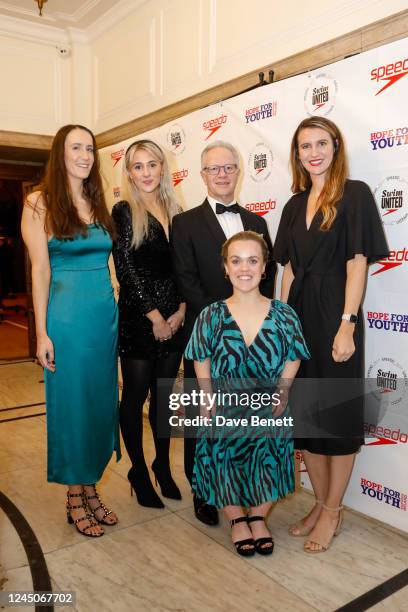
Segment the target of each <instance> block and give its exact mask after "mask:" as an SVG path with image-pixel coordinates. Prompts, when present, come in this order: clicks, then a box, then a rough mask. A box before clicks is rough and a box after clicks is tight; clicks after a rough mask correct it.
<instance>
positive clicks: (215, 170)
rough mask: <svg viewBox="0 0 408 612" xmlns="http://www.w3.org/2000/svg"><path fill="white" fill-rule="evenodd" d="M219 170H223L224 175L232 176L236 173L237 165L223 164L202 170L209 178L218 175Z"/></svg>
mask: <svg viewBox="0 0 408 612" xmlns="http://www.w3.org/2000/svg"><path fill="white" fill-rule="evenodd" d="M221 168H223V170H224V172H225V174H234V172H236V171H237V168H238V166H237V164H225V165H224V166H205V168H203V171H204V172H207V174H210V175H211V176H216V175H217V174H219V173H220V170H221Z"/></svg>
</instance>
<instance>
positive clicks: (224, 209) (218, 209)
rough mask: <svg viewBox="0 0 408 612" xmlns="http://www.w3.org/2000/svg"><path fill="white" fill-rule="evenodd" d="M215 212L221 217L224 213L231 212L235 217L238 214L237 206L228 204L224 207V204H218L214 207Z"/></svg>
mask: <svg viewBox="0 0 408 612" xmlns="http://www.w3.org/2000/svg"><path fill="white" fill-rule="evenodd" d="M215 212H216V213H217V215H222V214H223V213H225V212H232V213H235V214H236V215H237V214H239V206H238V204H230V205H229V206H224V204H220V203H219V202H217V203H216V205H215Z"/></svg>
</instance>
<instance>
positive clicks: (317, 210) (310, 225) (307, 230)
mask: <svg viewBox="0 0 408 612" xmlns="http://www.w3.org/2000/svg"><path fill="white" fill-rule="evenodd" d="M309 196H310V191H309V193H308V194H307V197H306V206H305V217H304V221H305V227H306V232H307V233H309V232H310V229H311V227H312V225H313V223H314V221H315V219H316V215H317V214H318V212H319V211H320V206H319V208H317V209H316V210H315V212H314V215H313V217H312V218H311V219H310V223H309V227H308V225H307V204H308V200H309Z"/></svg>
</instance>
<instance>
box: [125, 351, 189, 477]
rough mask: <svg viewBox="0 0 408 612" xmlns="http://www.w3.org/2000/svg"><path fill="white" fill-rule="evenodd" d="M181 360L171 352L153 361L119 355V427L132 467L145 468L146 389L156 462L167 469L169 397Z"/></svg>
mask: <svg viewBox="0 0 408 612" xmlns="http://www.w3.org/2000/svg"><path fill="white" fill-rule="evenodd" d="M180 360H181V355H180V354H179V353H170V354H169V355H168V357H161V358H159V359H156V360H147V359H132V358H130V357H121V360H120V361H121V366H122V377H123V392H122V401H121V403H120V429H121V432H122V437H123V441H124V443H125V446H126V450H127V452H128V455H129V458H130V460H131V462H132V466H134V467H136V468H137V469H138V470H139V469H140V470H146V469H147V467H146V462H145V458H144V453H143V405H144V403H145V401H146V398H147V394H148V392H149V391H150V405H149V421H150V426H151V428H152V432H153V439H154V446H155V449H156V459H157V463H158V464H159V465H160V466H161V468H162V469H167V468H169V450H170V433H171V427H170V424H169V417H170V412H169V404H168V398H169V395H170V393H171V390H172V386H173V382H174V380H175V378H176V376H177V372H178V369H179V366H180ZM160 379H165V380H160ZM158 381H159V382H160V387H159V393H158V388H157V383H158ZM158 396H159V397H158ZM158 400H159V401H158Z"/></svg>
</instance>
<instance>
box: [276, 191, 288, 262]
mask: <svg viewBox="0 0 408 612" xmlns="http://www.w3.org/2000/svg"><path fill="white" fill-rule="evenodd" d="M292 210H293V198H291V199H290V200H289V201H288V202H287V203H286V205H285V207H284V209H283V212H282V216H281V219H280V222H279V227H278V232H277V234H276V238H275V244H274V247H273V258H274V260H275V261H277V262H278V263H280V264H281V265H282V266H284V265H285V264H287V263H288V261H289V248H288V245H289V226H290V220H291V218H292Z"/></svg>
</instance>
